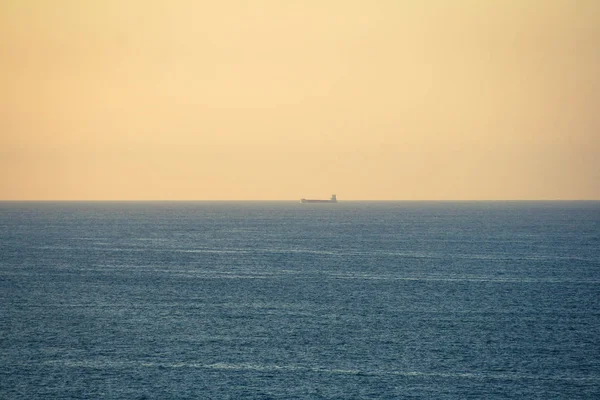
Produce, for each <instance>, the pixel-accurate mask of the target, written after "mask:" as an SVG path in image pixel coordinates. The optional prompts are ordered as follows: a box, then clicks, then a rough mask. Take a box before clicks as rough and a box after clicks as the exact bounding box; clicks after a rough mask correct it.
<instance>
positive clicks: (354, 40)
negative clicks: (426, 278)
mask: <svg viewBox="0 0 600 400" xmlns="http://www.w3.org/2000/svg"><path fill="white" fill-rule="evenodd" d="M332 193H336V194H337V195H338V198H339V199H340V201H343V200H358V199H381V200H395V199H397V200H403V199H406V200H413V199H431V200H440V199H464V200H474V199H600V1H598V0H539V1H535V0H486V1H484V0H437V1H435V0H424V1H417V0H413V1H402V0H382V1H377V0H363V1H351V0H339V1H338V0H335V1H333V0H322V1H317V0H307V1H281V0H272V1H262V0H255V1H241V0H240V1H192V0H189V1H183V0H181V1H180V0H171V1H166V0H165V1H156V0H127V1H122V0H104V1H91V0H90V1H82V0H53V1H42V0H39V1H36V0H2V1H1V2H0V200H40V199H53V200H63V199H74V200H91V199H94V200H107V199H114V200H118V199H122V200H145V199H157V200H158V199H173V200H177V199H181V200H193V199H197V200H218V199H223V200H226V199H231V200H240V199H248V200H259V199H265V200H269V199H280V200H296V199H299V198H300V197H307V198H310V197H318V198H329V196H330V195H331V194H332Z"/></svg>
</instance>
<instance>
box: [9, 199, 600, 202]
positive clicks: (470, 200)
mask: <svg viewBox="0 0 600 400" xmlns="http://www.w3.org/2000/svg"><path fill="white" fill-rule="evenodd" d="M268 201H272V202H299V201H300V199H297V200H296V199H294V200H292V199H0V203H9V202H13V203H17V202H18V203H26V202H31V203H33V202H40V203H42V202H47V203H51V202H52V203H58V202H65V203H67V202H73V203H75V202H80V203H83V202H89V203H101V202H106V203H108V202H115V203H116V202H121V203H126V202H131V203H134V202H148V203H151V202H154V203H158V202H173V203H175V202H181V203H183V202H188V203H189V202H268ZM499 201H512V202H516V201H521V202H534V201H555V202H559V201H600V199H544V198H541V199H345V200H338V203H345V202H499Z"/></svg>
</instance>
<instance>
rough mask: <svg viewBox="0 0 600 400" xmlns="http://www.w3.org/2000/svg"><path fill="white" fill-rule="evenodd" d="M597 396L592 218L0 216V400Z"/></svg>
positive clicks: (368, 209) (153, 213)
mask: <svg viewBox="0 0 600 400" xmlns="http://www.w3.org/2000/svg"><path fill="white" fill-rule="evenodd" d="M72 398H98V399H167V398H171V399H196V398H198V399H200V398H206V399H335V398H339V399H371V398H372V399H397V398H407V399H411V398H414V399H417V398H423V399H468V398H473V399H481V398H497V399H503V398H506V399H509V398H510V399H523V398H529V399H533V398H538V399H550V398H563V399H584V398H585V399H597V398H600V202H340V203H338V204H299V203H295V202H293V203H292V202H173V203H170V202H140V203H119V202H114V203H103V202H97V203H85V202H64V203H62V202H59V203H51V202H42V203H36V202H2V203H0V399H72Z"/></svg>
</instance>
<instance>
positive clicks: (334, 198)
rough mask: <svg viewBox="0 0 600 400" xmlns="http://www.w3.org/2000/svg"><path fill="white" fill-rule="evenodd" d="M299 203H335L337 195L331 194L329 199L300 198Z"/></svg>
mask: <svg viewBox="0 0 600 400" xmlns="http://www.w3.org/2000/svg"><path fill="white" fill-rule="evenodd" d="M300 203H337V197H335V194H332V195H331V198H330V199H329V200H313V199H300Z"/></svg>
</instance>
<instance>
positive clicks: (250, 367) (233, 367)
mask: <svg viewBox="0 0 600 400" xmlns="http://www.w3.org/2000/svg"><path fill="white" fill-rule="evenodd" d="M44 364H52V365H56V364H59V365H62V366H65V367H69V368H91V369H123V368H159V369H179V368H196V369H207V370H219V371H256V372H284V373H285V372H313V373H316V374H331V375H362V376H404V377H425V378H452V379H477V380H510V381H523V380H541V381H571V382H600V375H591V376H589V375H588V376H581V375H579V376H565V375H541V374H539V375H538V374H527V373H518V372H515V373H510V372H505V373H495V372H485V371H478V372H468V371H450V372H441V371H410V370H383V369H377V370H363V369H360V368H331V367H325V366H318V365H312V366H311V365H279V364H257V363H227V362H216V363H201V362H189V361H187V362H185V361H174V362H152V361H109V360H81V361H74V360H50V361H46V362H44Z"/></svg>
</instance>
